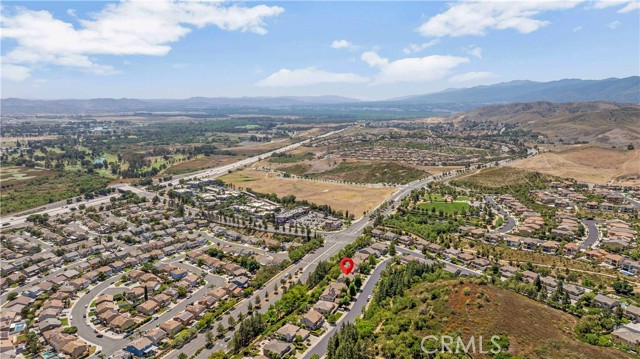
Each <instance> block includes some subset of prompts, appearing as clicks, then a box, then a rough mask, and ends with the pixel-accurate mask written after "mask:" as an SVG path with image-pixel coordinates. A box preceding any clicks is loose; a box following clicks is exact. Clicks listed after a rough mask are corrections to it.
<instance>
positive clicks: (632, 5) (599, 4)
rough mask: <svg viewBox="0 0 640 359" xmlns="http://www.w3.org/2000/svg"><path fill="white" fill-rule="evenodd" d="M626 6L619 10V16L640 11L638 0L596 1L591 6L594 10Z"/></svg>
mask: <svg viewBox="0 0 640 359" xmlns="http://www.w3.org/2000/svg"><path fill="white" fill-rule="evenodd" d="M621 5H624V6H623V7H621V8H620V9H618V11H617V13H619V14H626V13H628V12H631V11H634V10H638V9H640V2H638V0H631V1H629V0H601V1H595V2H593V3H592V4H591V8H592V9H606V8H610V7H616V6H621Z"/></svg>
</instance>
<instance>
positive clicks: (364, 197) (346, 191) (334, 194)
mask: <svg viewBox="0 0 640 359" xmlns="http://www.w3.org/2000/svg"><path fill="white" fill-rule="evenodd" d="M220 179H221V180H223V181H225V182H229V183H233V184H235V185H236V186H238V187H242V188H251V189H252V190H254V191H256V192H261V193H275V194H277V195H278V196H284V195H288V194H292V195H295V196H296V198H298V199H306V200H308V201H310V202H313V203H317V204H326V205H329V206H331V207H332V208H334V209H336V210H342V211H349V213H354V214H355V215H356V217H360V216H361V215H362V214H363V213H364V211H368V210H371V209H372V208H373V207H375V206H377V205H378V204H379V203H380V202H382V201H384V199H385V198H387V197H388V196H389V195H390V194H392V193H393V192H394V191H395V189H393V188H369V187H362V186H349V185H342V184H335V183H325V182H317V181H312V180H301V179H290V178H276V176H275V174H272V173H267V172H262V171H257V170H252V169H245V170H242V171H239V172H234V173H232V174H228V175H225V176H222V177H221V178H220Z"/></svg>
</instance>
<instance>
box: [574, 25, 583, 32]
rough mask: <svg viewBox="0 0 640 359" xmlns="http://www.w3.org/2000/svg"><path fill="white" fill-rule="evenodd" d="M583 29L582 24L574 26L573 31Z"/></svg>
mask: <svg viewBox="0 0 640 359" xmlns="http://www.w3.org/2000/svg"><path fill="white" fill-rule="evenodd" d="M581 30H582V26H576V27H574V28H573V30H571V31H573V32H578V31H581Z"/></svg>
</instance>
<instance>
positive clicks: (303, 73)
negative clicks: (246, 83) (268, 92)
mask: <svg viewBox="0 0 640 359" xmlns="http://www.w3.org/2000/svg"><path fill="white" fill-rule="evenodd" d="M368 81H370V79H369V78H367V77H363V76H359V75H356V74H353V73H337V72H328V71H323V70H319V69H317V68H315V67H308V68H306V69H297V70H289V69H281V70H279V71H276V72H274V73H272V74H271V75H269V76H268V77H267V78H265V79H262V80H260V81H259V82H258V83H257V84H256V85H257V86H260V87H293V86H309V85H317V84H322V83H352V84H353V83H364V82H368Z"/></svg>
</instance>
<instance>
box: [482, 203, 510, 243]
mask: <svg viewBox="0 0 640 359" xmlns="http://www.w3.org/2000/svg"><path fill="white" fill-rule="evenodd" d="M484 198H485V201H487V202H488V203H489V205H490V206H491V207H492V208H493V209H495V210H496V211H497V212H498V213H499V214H500V215H501V216H502V217H503V218H504V224H503V225H502V227H500V228H498V229H497V230H496V231H497V232H498V233H503V234H504V233H508V232H509V231H511V230H512V229H513V228H515V226H516V224H517V223H518V222H516V220H515V218H513V217H512V216H511V215H510V214H509V212H507V211H506V210H505V209H504V208H503V207H502V206H501V205H499V204H498V203H497V202H496V201H495V200H494V199H493V196H485V197H484Z"/></svg>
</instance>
